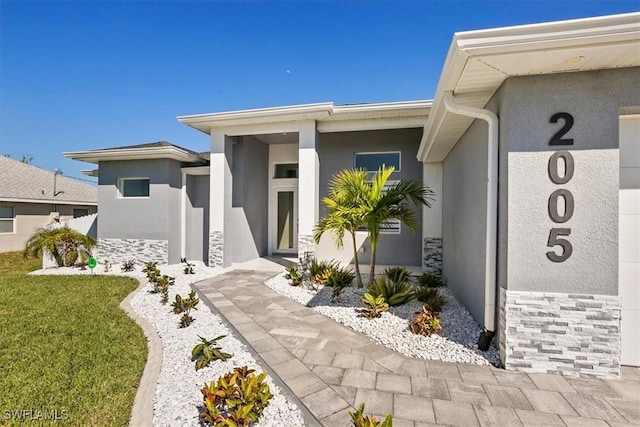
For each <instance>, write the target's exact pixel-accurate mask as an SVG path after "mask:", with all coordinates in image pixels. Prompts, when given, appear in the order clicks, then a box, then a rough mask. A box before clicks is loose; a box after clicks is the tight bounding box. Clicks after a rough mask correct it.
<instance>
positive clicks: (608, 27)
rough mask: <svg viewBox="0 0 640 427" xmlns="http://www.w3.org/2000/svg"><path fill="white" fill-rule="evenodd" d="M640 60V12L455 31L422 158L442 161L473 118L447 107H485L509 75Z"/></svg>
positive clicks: (609, 66) (616, 65)
mask: <svg viewBox="0 0 640 427" xmlns="http://www.w3.org/2000/svg"><path fill="white" fill-rule="evenodd" d="M635 66H640V13H630V14H624V15H613V16H605V17H598V18H588V19H578V20H573V21H560V22H552V23H545V24H534V25H524V26H518V27H507V28H499V29H495V30H482V31H469V32H464V33H456V34H455V35H454V38H453V41H452V43H451V47H450V49H449V53H448V55H447V59H446V61H445V65H444V67H443V72H442V75H441V77H440V81H439V83H438V89H437V91H436V96H435V100H434V105H433V108H432V111H431V115H430V116H429V119H428V121H427V124H426V126H425V132H424V133H423V138H422V142H421V144H420V149H419V150H418V159H419V160H421V161H426V162H441V161H442V160H444V158H445V157H446V156H447V154H448V153H449V151H450V150H451V149H452V148H453V146H454V145H455V144H456V143H457V141H458V140H459V139H460V138H461V137H462V135H464V133H465V132H466V130H467V129H468V127H469V126H470V125H471V123H472V122H473V120H472V119H469V118H467V117H463V116H459V115H455V114H452V113H449V112H448V111H446V109H445V107H444V105H443V103H442V95H443V93H444V92H445V91H453V92H454V96H455V101H456V102H457V103H460V104H463V105H469V106H474V107H479V108H483V107H484V106H485V105H486V104H487V102H488V101H489V99H491V97H492V96H493V94H494V93H495V92H496V90H497V89H498V88H499V87H500V85H501V84H502V82H503V81H504V80H505V79H507V78H508V77H514V76H526V75H538V74H553V73H566V72H576V71H590V70H602V69H612V68H625V67H635Z"/></svg>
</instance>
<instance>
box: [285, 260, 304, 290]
mask: <svg viewBox="0 0 640 427" xmlns="http://www.w3.org/2000/svg"><path fill="white" fill-rule="evenodd" d="M285 271H286V272H287V273H286V274H285V275H284V278H285V279H288V280H289V284H290V285H291V286H300V284H301V283H302V272H301V271H300V270H298V267H296V266H295V265H292V266H291V267H287V268H286V269H285Z"/></svg>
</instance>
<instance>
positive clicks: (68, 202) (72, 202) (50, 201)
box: [0, 197, 98, 206]
mask: <svg viewBox="0 0 640 427" xmlns="http://www.w3.org/2000/svg"><path fill="white" fill-rule="evenodd" d="M0 202H11V203H40V204H47V205H51V204H54V205H80V206H98V202H83V201H75V200H53V199H21V198H16V197H0Z"/></svg>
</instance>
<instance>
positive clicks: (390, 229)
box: [358, 181, 401, 234]
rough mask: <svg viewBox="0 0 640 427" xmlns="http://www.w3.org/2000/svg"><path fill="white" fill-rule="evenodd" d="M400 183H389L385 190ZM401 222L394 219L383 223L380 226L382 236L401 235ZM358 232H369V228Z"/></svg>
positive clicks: (363, 228)
mask: <svg viewBox="0 0 640 427" xmlns="http://www.w3.org/2000/svg"><path fill="white" fill-rule="evenodd" d="M397 182H398V181H387V182H386V184H385V185H384V188H385V189H387V188H389V187H391V186H393V185H395V184H396V183H397ZM400 226H401V223H400V220H397V219H392V220H390V221H386V222H384V223H382V225H381V226H380V234H400V231H401V229H400ZM358 231H367V226H366V225H363V226H361V227H360V228H359V229H358Z"/></svg>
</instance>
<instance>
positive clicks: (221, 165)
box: [209, 130, 233, 267]
mask: <svg viewBox="0 0 640 427" xmlns="http://www.w3.org/2000/svg"><path fill="white" fill-rule="evenodd" d="M232 154H233V153H232V143H231V139H230V138H229V137H227V136H226V135H225V134H224V132H222V131H219V130H212V131H211V160H210V164H211V167H210V175H209V179H210V194H209V266H210V267H226V266H228V265H229V264H230V260H229V258H228V256H226V255H225V254H229V253H230V251H229V247H228V246H229V240H230V239H229V237H230V236H229V235H228V233H227V236H225V231H229V230H225V223H226V222H227V221H226V220H227V219H228V218H227V217H228V212H229V211H230V209H231V196H232V184H233V183H232V175H231V158H232ZM225 237H227V238H225Z"/></svg>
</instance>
